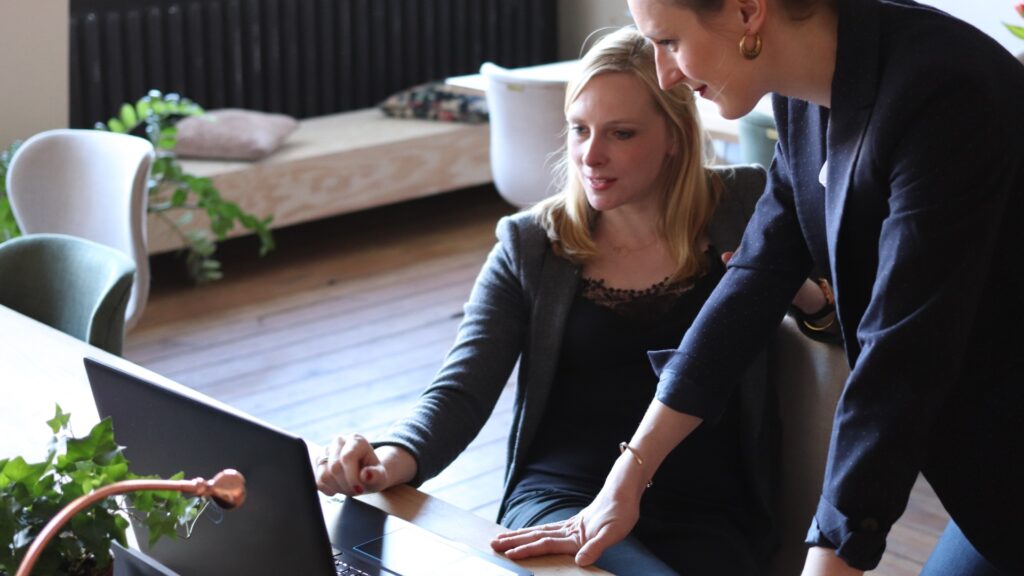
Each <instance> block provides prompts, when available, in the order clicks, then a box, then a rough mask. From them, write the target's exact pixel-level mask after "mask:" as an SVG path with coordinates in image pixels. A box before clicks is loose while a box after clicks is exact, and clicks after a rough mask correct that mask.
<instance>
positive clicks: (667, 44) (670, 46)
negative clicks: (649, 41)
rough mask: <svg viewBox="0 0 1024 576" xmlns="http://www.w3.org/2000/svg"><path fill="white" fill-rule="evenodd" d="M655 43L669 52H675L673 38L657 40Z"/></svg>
mask: <svg viewBox="0 0 1024 576" xmlns="http://www.w3.org/2000/svg"><path fill="white" fill-rule="evenodd" d="M656 44H657V45H658V46H661V47H662V48H665V49H666V50H668V51H669V52H675V50H676V41H675V40H658V41H657V42H656Z"/></svg>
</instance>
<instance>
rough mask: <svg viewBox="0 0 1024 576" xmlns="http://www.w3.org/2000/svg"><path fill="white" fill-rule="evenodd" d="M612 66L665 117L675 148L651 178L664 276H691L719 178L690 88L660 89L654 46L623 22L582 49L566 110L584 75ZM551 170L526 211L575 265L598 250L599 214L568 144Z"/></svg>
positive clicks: (697, 270) (697, 267)
mask: <svg viewBox="0 0 1024 576" xmlns="http://www.w3.org/2000/svg"><path fill="white" fill-rule="evenodd" d="M612 72H619V73H626V74H630V75H632V76H633V77H635V78H637V79H638V80H639V81H640V82H641V83H642V84H643V85H644V86H645V87H647V89H648V92H649V93H650V95H651V98H652V100H653V102H654V104H655V107H656V108H657V109H658V111H659V112H660V113H661V115H662V116H663V117H664V118H665V122H666V125H667V126H668V129H669V133H670V136H671V138H672V139H673V140H674V141H675V142H676V144H677V145H678V148H677V150H676V153H674V154H671V155H669V156H668V157H667V159H666V161H665V163H664V166H663V167H662V173H661V177H660V178H659V180H658V181H659V182H661V183H662V186H663V190H664V193H663V194H662V197H661V207H662V210H661V216H660V218H659V222H658V233H659V235H660V236H661V237H662V239H664V240H665V241H666V243H667V245H668V250H669V254H670V255H671V256H672V259H673V260H674V261H675V263H676V268H675V271H674V272H673V274H672V275H671V277H670V278H671V280H672V281H679V280H685V279H688V278H693V277H695V276H698V275H699V274H701V273H702V272H703V271H704V269H705V265H706V263H705V261H704V260H705V259H704V256H703V254H702V253H701V250H700V247H699V238H700V235H701V234H702V233H703V231H704V229H705V227H706V226H707V223H708V221H709V220H710V219H711V214H712V212H714V209H715V206H716V204H717V203H718V196H719V192H720V189H721V183H720V182H719V180H718V178H717V177H716V176H715V175H714V174H713V173H712V172H711V171H710V170H708V169H706V168H705V152H704V145H703V142H704V132H703V130H701V126H700V120H699V117H698V116H697V108H696V105H695V104H694V101H693V92H692V90H690V88H688V87H687V86H685V85H682V84H681V85H679V86H676V87H674V88H672V89H670V90H661V88H660V87H659V85H658V74H657V69H656V67H655V63H654V49H653V47H652V46H651V45H650V43H649V42H648V41H647V39H646V38H644V37H643V36H642V35H641V34H640V33H639V32H638V31H637V30H636V29H635V28H633V27H632V26H629V27H626V28H621V29H618V30H616V31H614V32H611V33H609V34H607V35H606V36H604V37H603V38H601V39H600V40H599V41H598V42H597V43H596V44H595V45H594V47H593V48H591V49H590V50H589V51H588V52H587V53H586V54H585V55H584V56H583V59H582V61H581V66H580V71H579V73H578V75H577V77H576V78H575V79H573V80H572V81H570V82H569V86H568V87H567V89H566V97H565V109H566V111H567V112H568V109H569V106H570V105H572V103H573V102H575V101H576V99H577V98H578V97H579V95H580V92H582V91H583V89H584V88H585V87H586V86H587V84H588V83H589V82H590V80H591V79H593V78H594V77H595V76H598V75H600V74H607V73H612ZM557 172H558V174H559V177H560V180H561V189H560V192H559V193H558V194H555V195H553V196H551V197H549V198H547V199H546V200H543V201H541V202H540V203H538V204H537V205H536V206H535V207H534V208H533V212H534V213H535V214H536V216H537V220H538V222H540V224H541V226H543V227H544V229H545V230H546V232H547V235H548V238H549V239H550V240H551V243H552V246H553V247H554V250H555V252H556V253H558V254H560V255H562V256H564V257H565V258H568V259H569V260H571V261H573V262H575V263H578V264H582V263H585V262H586V261H587V260H589V259H591V258H593V257H595V256H597V254H598V252H597V246H596V244H595V243H594V239H593V236H592V229H593V224H594V222H595V220H596V218H597V216H598V213H597V211H596V210H594V209H593V208H591V206H590V204H589V203H588V202H587V197H586V193H585V192H584V190H583V183H582V182H581V181H580V178H579V175H578V174H577V172H576V170H575V169H574V168H573V166H572V165H571V160H570V158H569V155H568V147H567V145H566V146H565V147H563V149H562V151H561V155H560V157H559V160H558V164H557Z"/></svg>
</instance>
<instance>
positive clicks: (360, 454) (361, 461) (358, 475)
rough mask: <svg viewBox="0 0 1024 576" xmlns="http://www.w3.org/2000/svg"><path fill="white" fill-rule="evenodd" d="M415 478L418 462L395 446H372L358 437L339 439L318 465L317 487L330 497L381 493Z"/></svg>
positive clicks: (325, 451)
mask: <svg viewBox="0 0 1024 576" xmlns="http://www.w3.org/2000/svg"><path fill="white" fill-rule="evenodd" d="M415 475H416V460H415V459H414V458H413V457H412V455H411V454H409V453H408V452H406V451H405V450H403V449H401V448H398V447H395V446H382V447H380V448H378V449H377V450H374V448H373V446H371V445H370V443H369V442H368V441H367V440H366V438H364V437H363V436H361V435H359V434H351V435H348V436H337V437H335V438H334V440H332V441H331V443H330V444H328V445H327V447H326V448H325V450H324V455H323V456H322V457H321V458H320V459H319V460H318V461H317V466H316V487H317V488H318V489H319V490H320V491H321V492H323V493H324V494H326V495H328V496H333V495H335V494H344V495H346V496H355V495H359V494H365V493H369V492H379V491H381V490H384V489H387V488H390V487H391V486H394V485H395V484H402V483H405V482H408V481H409V480H411V479H412V478H413V477H414V476H415Z"/></svg>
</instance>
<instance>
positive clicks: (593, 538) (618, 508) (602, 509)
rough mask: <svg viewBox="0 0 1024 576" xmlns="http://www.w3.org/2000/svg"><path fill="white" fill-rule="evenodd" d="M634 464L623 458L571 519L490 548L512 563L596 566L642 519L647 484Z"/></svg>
mask: <svg viewBox="0 0 1024 576" xmlns="http://www.w3.org/2000/svg"><path fill="white" fill-rule="evenodd" d="M631 464H632V463H631V462H628V461H626V459H622V458H620V459H619V460H618V461H616V463H615V466H613V467H612V472H611V474H609V476H608V479H607V480H606V481H605V484H604V487H603V488H602V489H601V491H600V492H599V493H598V494H597V497H596V498H594V501H593V502H591V503H590V505H589V506H587V507H586V508H584V509H583V510H581V511H580V512H579V513H578V514H576V515H575V516H573V517H572V518H569V519H567V520H563V521H561V522H553V523H551V524H544V525H541V526H530V527H527V528H522V529H520V530H515V531H512V532H504V533H501V534H498V535H497V536H496V537H495V538H494V540H491V548H493V549H494V550H495V551H496V552H500V553H503V554H505V556H507V557H509V558H511V559H512V560H522V559H523V558H531V557H533V556H542V555H546V554H572V555H573V556H575V560H576V564H577V565H579V566H589V565H590V564H593V563H594V562H596V561H597V560H598V558H600V557H601V554H603V553H604V551H605V550H606V549H608V548H609V547H611V546H612V545H614V544H617V543H619V542H621V541H622V540H623V539H624V538H625V537H626V536H628V535H629V533H630V532H631V531H632V530H633V527H634V526H636V523H637V520H639V519H640V496H641V495H642V494H643V490H644V488H645V487H646V482H645V481H640V480H639V476H637V474H636V467H635V465H633V466H632V469H630V467H631ZM638 481H639V484H638Z"/></svg>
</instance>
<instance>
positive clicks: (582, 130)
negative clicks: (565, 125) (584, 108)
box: [569, 124, 587, 136]
mask: <svg viewBox="0 0 1024 576" xmlns="http://www.w3.org/2000/svg"><path fill="white" fill-rule="evenodd" d="M569 133H570V134H573V135H575V136H584V135H586V133H587V128H586V127H585V126H579V125H577V124H573V125H572V126H569Z"/></svg>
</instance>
